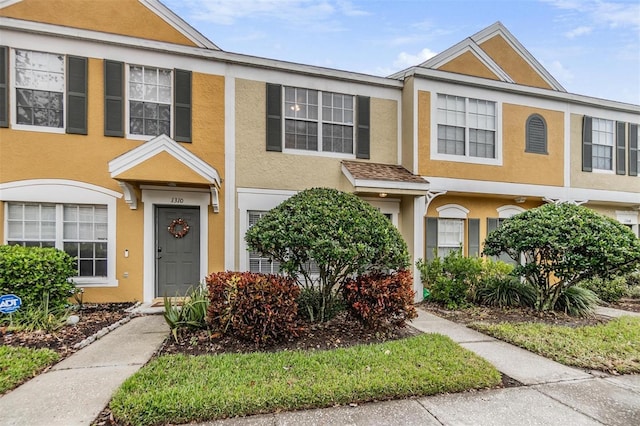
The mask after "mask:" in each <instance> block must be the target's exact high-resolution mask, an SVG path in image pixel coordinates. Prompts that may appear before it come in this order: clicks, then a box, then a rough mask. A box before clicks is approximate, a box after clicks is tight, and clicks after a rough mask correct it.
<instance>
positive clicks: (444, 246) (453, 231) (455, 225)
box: [438, 219, 464, 257]
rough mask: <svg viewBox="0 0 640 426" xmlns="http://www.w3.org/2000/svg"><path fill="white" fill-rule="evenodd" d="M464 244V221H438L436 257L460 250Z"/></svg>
mask: <svg viewBox="0 0 640 426" xmlns="http://www.w3.org/2000/svg"><path fill="white" fill-rule="evenodd" d="M463 243H464V219H438V256H441V257H444V256H446V255H447V254H449V253H450V252H452V251H456V250H460V248H461V247H462V245H463Z"/></svg>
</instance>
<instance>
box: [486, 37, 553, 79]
mask: <svg viewBox="0 0 640 426" xmlns="http://www.w3.org/2000/svg"><path fill="white" fill-rule="evenodd" d="M480 47H481V48H482V50H484V51H485V52H486V53H487V54H488V55H489V56H490V57H491V59H493V60H494V61H495V62H496V63H497V64H498V65H499V66H500V68H502V69H503V70H504V71H506V72H507V74H508V75H509V77H511V78H512V79H513V81H515V82H516V83H517V84H522V85H525V86H534V87H541V88H543V89H551V86H550V85H549V84H548V83H547V82H546V81H544V79H543V78H542V77H540V75H539V74H538V73H537V72H536V71H535V70H534V69H533V68H532V67H531V66H530V65H529V64H528V63H527V62H526V61H525V60H524V59H523V58H522V56H521V55H520V54H519V53H517V52H516V51H514V50H513V49H512V48H511V45H509V43H507V41H506V40H505V39H504V38H502V36H500V35H496V36H494V37H492V38H490V39H489V40H487V41H485V42H484V43H482V44H481V45H480Z"/></svg>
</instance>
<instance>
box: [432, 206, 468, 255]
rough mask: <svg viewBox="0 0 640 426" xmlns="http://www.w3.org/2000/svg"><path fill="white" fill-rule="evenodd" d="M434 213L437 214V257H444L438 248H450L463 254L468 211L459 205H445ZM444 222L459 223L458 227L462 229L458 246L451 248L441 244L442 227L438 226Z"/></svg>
mask: <svg viewBox="0 0 640 426" xmlns="http://www.w3.org/2000/svg"><path fill="white" fill-rule="evenodd" d="M436 211H437V212H438V246H437V250H438V256H439V257H444V256H443V253H441V252H440V247H442V248H447V249H452V248H455V249H460V250H462V252H463V253H464V250H465V245H464V240H465V237H466V235H465V232H466V231H467V226H466V223H467V218H468V216H469V210H468V209H466V208H464V207H462V206H461V205H459V204H445V205H444V206H440V207H438V208H437V209H436ZM445 220H456V221H460V226H461V228H462V229H461V232H460V236H461V241H460V243H459V245H456V246H453V245H451V244H448V245H444V244H442V243H441V238H440V232H441V230H442V227H441V226H440V224H441V223H443V221H445Z"/></svg>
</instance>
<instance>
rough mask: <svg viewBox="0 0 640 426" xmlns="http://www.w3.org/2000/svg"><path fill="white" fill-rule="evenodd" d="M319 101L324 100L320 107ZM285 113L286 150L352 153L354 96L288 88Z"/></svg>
mask: <svg viewBox="0 0 640 426" xmlns="http://www.w3.org/2000/svg"><path fill="white" fill-rule="evenodd" d="M319 99H322V106H321V107H320V105H319V102H318V101H319ZM284 111H285V112H284V116H285V120H284V147H285V148H286V149H292V150H304V151H322V152H331V153H337V154H347V155H352V154H353V152H354V139H355V126H354V97H353V96H352V95H345V94H340V93H333V92H322V91H318V90H312V89H302V88H296V87H285V88H284Z"/></svg>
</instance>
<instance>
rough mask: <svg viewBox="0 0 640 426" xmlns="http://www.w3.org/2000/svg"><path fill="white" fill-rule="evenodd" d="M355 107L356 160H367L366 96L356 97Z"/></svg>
mask: <svg viewBox="0 0 640 426" xmlns="http://www.w3.org/2000/svg"><path fill="white" fill-rule="evenodd" d="M356 98H357V100H356V105H357V108H358V111H357V114H358V122H357V125H358V129H357V135H356V158H362V159H364V160H368V159H369V158H370V157H371V148H370V141H369V139H370V130H369V122H370V98H369V97H367V96H357V97H356Z"/></svg>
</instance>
